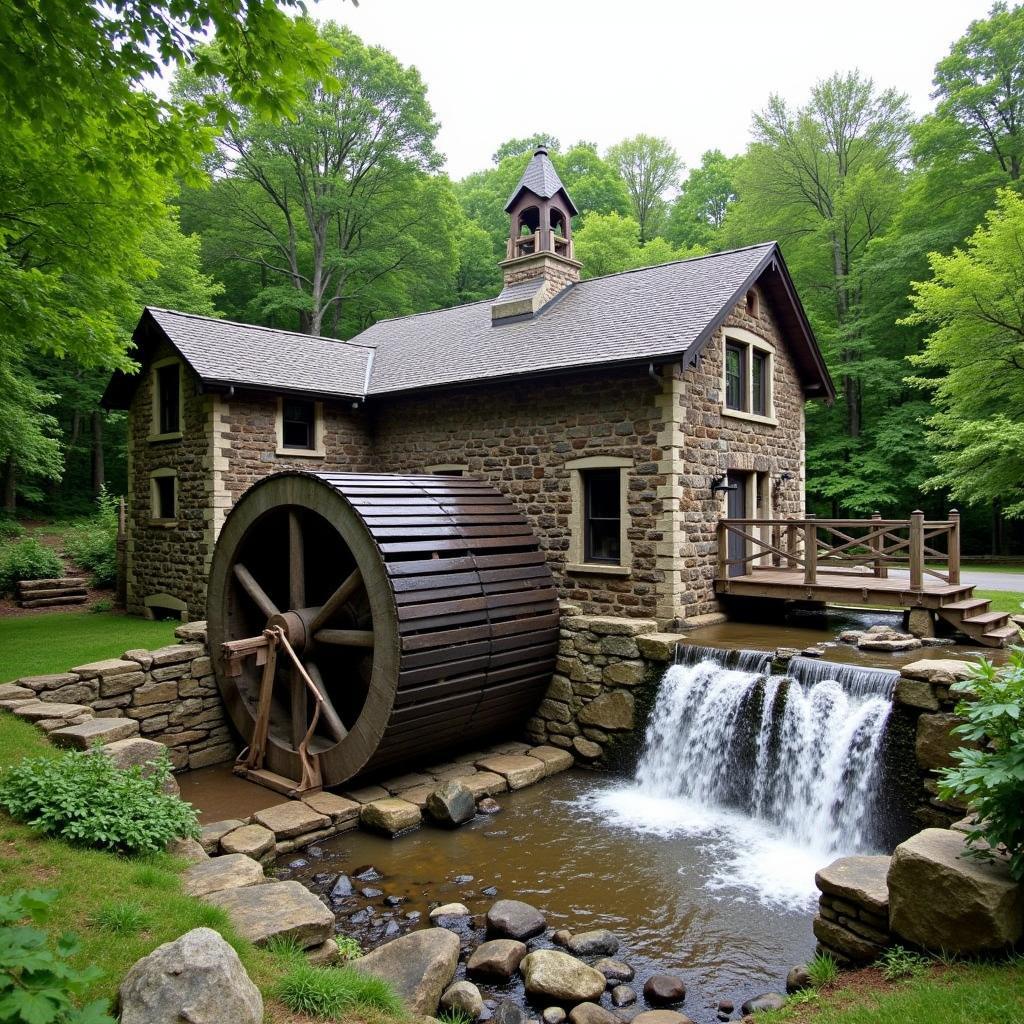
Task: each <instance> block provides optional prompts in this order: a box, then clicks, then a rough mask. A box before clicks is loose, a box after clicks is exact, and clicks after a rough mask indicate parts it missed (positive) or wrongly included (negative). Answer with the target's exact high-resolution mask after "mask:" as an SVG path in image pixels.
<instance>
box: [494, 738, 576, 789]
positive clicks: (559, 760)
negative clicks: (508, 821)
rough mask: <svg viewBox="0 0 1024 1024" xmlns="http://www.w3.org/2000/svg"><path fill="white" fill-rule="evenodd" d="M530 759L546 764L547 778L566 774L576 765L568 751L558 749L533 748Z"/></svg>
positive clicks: (545, 774)
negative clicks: (559, 773) (533, 758)
mask: <svg viewBox="0 0 1024 1024" xmlns="http://www.w3.org/2000/svg"><path fill="white" fill-rule="evenodd" d="M530 757H535V758H537V760H538V761H543V762H544V777H545V778H547V777H548V776H549V775H556V774H557V773H558V772H564V771H566V770H567V769H569V768H571V767H572V766H573V765H574V764H575V761H573V759H572V754H570V753H569V751H568V750H559V748H558V747H547V746H544V747H533V748H532V749H531V750H530ZM488 796H490V794H488Z"/></svg>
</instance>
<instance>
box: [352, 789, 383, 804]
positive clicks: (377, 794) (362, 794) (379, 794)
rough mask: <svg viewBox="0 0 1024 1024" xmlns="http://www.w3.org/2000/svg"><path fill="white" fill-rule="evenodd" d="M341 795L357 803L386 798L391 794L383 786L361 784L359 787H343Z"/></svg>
mask: <svg viewBox="0 0 1024 1024" xmlns="http://www.w3.org/2000/svg"><path fill="white" fill-rule="evenodd" d="M341 795H342V796H347V797H348V798H349V800H355V802H356V803H357V804H368V803H372V802H373V801H374V800H387V798H388V797H389V796H390V795H391V794H390V793H388V791H387V790H386V789H385V788H384V787H383V786H363V787H362V788H361V789H343V790H342V791H341Z"/></svg>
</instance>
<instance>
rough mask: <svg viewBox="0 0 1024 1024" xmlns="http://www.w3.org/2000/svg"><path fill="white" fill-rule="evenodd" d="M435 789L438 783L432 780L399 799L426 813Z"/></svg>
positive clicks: (400, 794)
mask: <svg viewBox="0 0 1024 1024" xmlns="http://www.w3.org/2000/svg"><path fill="white" fill-rule="evenodd" d="M460 781H462V780H460ZM502 781H503V782H504V781H505V780H504V779H502ZM435 789H437V782H436V781H435V780H434V779H431V780H430V782H429V783H428V784H427V785H425V786H413V787H412V789H403V790H402V792H401V793H399V794H398V799H399V800H405V801H406V803H410V804H415V805H416V806H417V807H418V808H419V809H420V810H421V811H424V810H426V808H427V798H428V797H429V796H430V794H431V793H433V792H434V790H435Z"/></svg>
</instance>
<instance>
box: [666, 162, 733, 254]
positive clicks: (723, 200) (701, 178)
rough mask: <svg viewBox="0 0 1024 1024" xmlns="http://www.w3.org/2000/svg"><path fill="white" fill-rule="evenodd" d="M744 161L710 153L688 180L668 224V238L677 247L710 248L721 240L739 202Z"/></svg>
mask: <svg viewBox="0 0 1024 1024" xmlns="http://www.w3.org/2000/svg"><path fill="white" fill-rule="evenodd" d="M740 160H741V158H740V157H727V156H725V154H724V153H722V151H721V150H719V149H709V150H708V151H707V152H706V153H705V154H704V155H703V156H702V157H701V160H700V166H699V167H694V168H693V170H691V171H690V173H689V174H688V175H687V176H686V179H685V181H684V182H683V185H682V189H681V191H680V193H679V196H678V197H677V198H676V201H675V202H674V203H673V204H672V208H671V210H670V211H669V215H668V220H667V222H666V224H665V237H666V238H667V239H668V240H669V241H670V242H671V243H672V244H673V245H683V246H692V245H699V246H708V245H711V244H713V243H714V242H715V241H716V240H717V238H718V235H719V233H720V232H721V230H722V225H723V223H724V222H725V215H726V213H727V212H728V209H729V206H730V205H731V204H732V203H733V202H735V201H736V187H735V177H736V171H737V169H738V167H739V163H740Z"/></svg>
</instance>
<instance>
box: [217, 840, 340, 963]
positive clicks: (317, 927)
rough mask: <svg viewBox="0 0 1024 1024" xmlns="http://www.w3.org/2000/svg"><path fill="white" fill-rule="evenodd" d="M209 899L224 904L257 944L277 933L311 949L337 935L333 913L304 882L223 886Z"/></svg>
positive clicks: (244, 935)
mask: <svg viewBox="0 0 1024 1024" xmlns="http://www.w3.org/2000/svg"><path fill="white" fill-rule="evenodd" d="M238 856H239V857H240V859H242V860H249V858H248V857H242V856H241V855H240V854H239V855H238ZM217 859H218V860H223V859H224V858H223V857H219V858H217ZM249 863H250V864H255V863H256V862H255V861H251V860H250V861H249ZM206 902H207V903H213V904H214V905H215V906H218V907H223V908H224V910H225V911H227V915H228V917H229V918H231V923H232V924H233V925H234V926H235V930H236V931H237V932H238V934H239V935H241V937H242V938H243V939H248V940H249V941H250V942H252V943H254V944H255V945H257V946H262V945H264V944H265V943H267V942H269V941H270V939H272V938H274V936H275V935H278V936H280V937H281V938H282V939H285V940H287V939H292V940H293V941H294V942H295V943H296V944H297V945H298V946H300V947H301V948H302V949H309V948H310V947H312V946H319V945H321V944H322V943H324V942H326V941H327V940H328V939H330V938H333V937H334V915H333V914H332V913H331V912H330V911H329V910H328V909H327V907H325V906H324V905H323V903H322V902H321V901H320V900H319V899H317V897H316V896H314V895H313V894H312V893H311V892H310V891H309V890H308V889H307V888H306V887H305V886H304V885H303V884H302V883H301V882H272V883H270V884H267V885H247V886H244V887H243V888H241V889H222V890H221V891H220V892H215V893H211V894H210V895H209V896H207V897H206Z"/></svg>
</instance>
